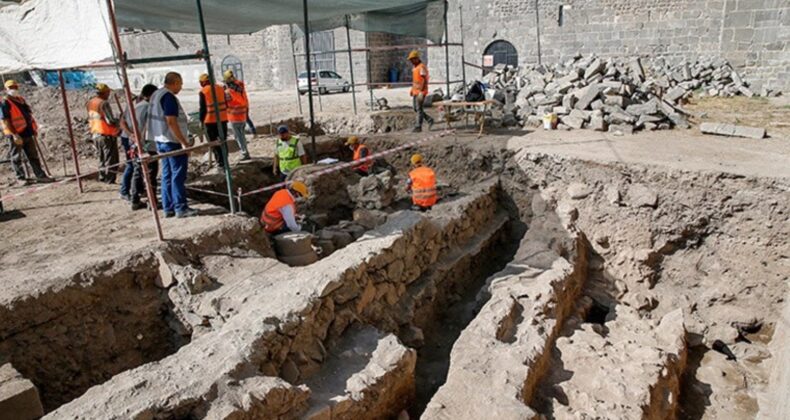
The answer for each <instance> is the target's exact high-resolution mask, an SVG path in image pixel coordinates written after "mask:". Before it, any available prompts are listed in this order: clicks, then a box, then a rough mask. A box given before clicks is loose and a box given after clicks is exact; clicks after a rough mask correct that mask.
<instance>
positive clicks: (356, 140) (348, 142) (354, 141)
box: [346, 136, 359, 146]
mask: <svg viewBox="0 0 790 420" xmlns="http://www.w3.org/2000/svg"><path fill="white" fill-rule="evenodd" d="M357 143H359V137H357V136H351V137H349V138H348V140H346V146H351V145H352V144H357Z"/></svg>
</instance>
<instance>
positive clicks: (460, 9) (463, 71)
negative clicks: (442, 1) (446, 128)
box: [458, 2, 466, 100]
mask: <svg viewBox="0 0 790 420" xmlns="http://www.w3.org/2000/svg"><path fill="white" fill-rule="evenodd" d="M458 20H459V22H458V26H460V27H461V80H463V82H464V90H463V92H464V100H466V65H465V64H464V63H466V47H465V46H464V7H463V4H462V3H461V2H459V3H458Z"/></svg>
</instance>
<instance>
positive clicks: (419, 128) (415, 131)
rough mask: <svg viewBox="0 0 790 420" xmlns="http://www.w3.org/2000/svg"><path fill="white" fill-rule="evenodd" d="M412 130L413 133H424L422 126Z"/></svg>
mask: <svg viewBox="0 0 790 420" xmlns="http://www.w3.org/2000/svg"><path fill="white" fill-rule="evenodd" d="M411 132H412V133H422V127H414V129H412V130H411Z"/></svg>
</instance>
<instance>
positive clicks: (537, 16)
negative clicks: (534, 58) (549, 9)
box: [535, 0, 541, 65]
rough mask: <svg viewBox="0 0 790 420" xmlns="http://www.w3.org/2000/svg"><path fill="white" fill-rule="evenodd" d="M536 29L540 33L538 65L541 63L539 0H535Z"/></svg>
mask: <svg viewBox="0 0 790 420" xmlns="http://www.w3.org/2000/svg"><path fill="white" fill-rule="evenodd" d="M535 30H536V31H537V35H538V65H541V58H540V9H538V0H535Z"/></svg>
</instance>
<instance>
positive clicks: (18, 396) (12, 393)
mask: <svg viewBox="0 0 790 420" xmlns="http://www.w3.org/2000/svg"><path fill="white" fill-rule="evenodd" d="M43 415H44V407H42V405H41V399H40V398H39V396H38V390H37V389H36V386H35V385H33V382H30V381H29V380H28V379H25V378H23V377H22V375H20V374H19V372H17V371H16V369H14V367H13V366H11V363H6V364H4V365H2V366H0V420H28V419H37V418H39V417H41V416H43Z"/></svg>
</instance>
